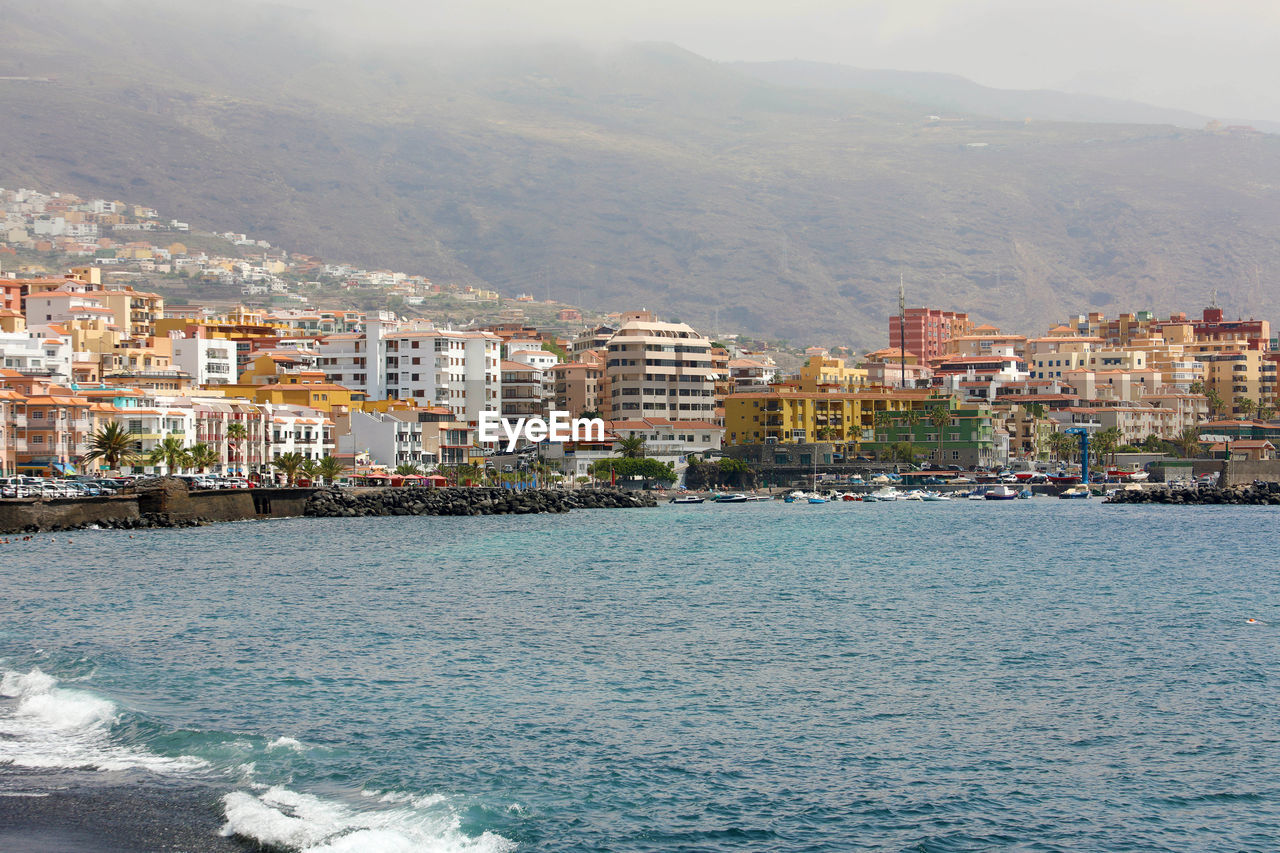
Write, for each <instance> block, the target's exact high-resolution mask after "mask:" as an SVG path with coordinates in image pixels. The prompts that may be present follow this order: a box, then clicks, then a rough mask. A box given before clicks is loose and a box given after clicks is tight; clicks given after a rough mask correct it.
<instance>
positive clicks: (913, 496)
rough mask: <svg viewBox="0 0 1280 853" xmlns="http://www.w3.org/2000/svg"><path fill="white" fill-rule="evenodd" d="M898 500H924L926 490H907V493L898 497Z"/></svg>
mask: <svg viewBox="0 0 1280 853" xmlns="http://www.w3.org/2000/svg"><path fill="white" fill-rule="evenodd" d="M898 500H900V501H922V500H924V491H923V490H922V489H912V490H911V491H909V492H907V493H906V494H905V495H903V496H902V497H900V498H898Z"/></svg>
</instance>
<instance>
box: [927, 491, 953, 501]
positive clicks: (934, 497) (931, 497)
mask: <svg viewBox="0 0 1280 853" xmlns="http://www.w3.org/2000/svg"><path fill="white" fill-rule="evenodd" d="M920 500H922V501H949V500H951V495H944V494H942V493H941V492H924V493H923V494H921V495H920Z"/></svg>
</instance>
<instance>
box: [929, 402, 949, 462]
mask: <svg viewBox="0 0 1280 853" xmlns="http://www.w3.org/2000/svg"><path fill="white" fill-rule="evenodd" d="M929 423H930V424H931V425H932V426H933V428H934V429H936V430H937V431H938V466H939V467H941V466H942V431H943V430H944V429H946V428H947V427H949V426H951V412H950V410H949V409H947V407H946V406H934V407H933V408H932V409H930V410H929Z"/></svg>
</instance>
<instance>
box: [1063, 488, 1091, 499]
mask: <svg viewBox="0 0 1280 853" xmlns="http://www.w3.org/2000/svg"><path fill="white" fill-rule="evenodd" d="M1058 497H1060V498H1066V499H1068V500H1071V499H1073V498H1074V499H1076V500H1088V499H1089V498H1091V497H1093V495H1091V494H1090V493H1089V487H1088V486H1072V487H1071V488H1069V489H1067V490H1066V491H1065V492H1063V493H1062V494H1060V495H1058Z"/></svg>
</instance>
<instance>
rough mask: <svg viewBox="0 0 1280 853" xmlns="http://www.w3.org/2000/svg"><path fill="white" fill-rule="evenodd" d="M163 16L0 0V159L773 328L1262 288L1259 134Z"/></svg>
mask: <svg viewBox="0 0 1280 853" xmlns="http://www.w3.org/2000/svg"><path fill="white" fill-rule="evenodd" d="M185 15H186V16H185V17H179V16H178V14H177V13H175V12H173V11H172V9H171V7H170V6H168V5H166V4H163V3H158V2H157V3H122V4H116V5H110V4H105V3H97V2H90V0H84V2H68V1H67V0H54V2H51V3H47V4H42V5H41V6H40V7H39V8H36V7H34V6H32V5H31V4H26V3H20V2H16V0H0V76H45V75H48V76H52V77H54V78H56V82H54V83H35V82H21V81H0V115H2V116H3V119H4V120H3V121H0V185H6V186H12V185H39V186H41V187H45V188H51V189H52V188H65V189H68V190H71V191H74V192H78V193H82V194H89V195H105V196H114V197H120V198H127V199H129V200H136V201H138V202H142V203H147V204H151V205H153V206H156V207H158V208H161V209H163V210H164V211H166V212H168V213H170V214H172V215H174V216H178V217H180V218H183V219H188V220H191V221H192V222H194V223H199V224H203V225H206V226H219V227H223V228H230V229H234V230H237V231H246V232H251V233H253V234H255V235H258V236H261V237H264V238H266V239H268V240H271V241H272V242H273V243H276V244H279V245H283V246H286V247H289V248H292V249H295V250H297V251H303V252H310V253H316V254H319V255H321V256H323V257H325V258H329V259H335V260H351V261H354V262H357V263H361V264H367V265H375V266H384V267H389V268H396V269H404V270H406V271H413V272H425V273H428V274H432V275H435V276H436V277H437V278H440V279H443V280H456V281H460V282H472V283H489V284H491V285H493V286H494V287H496V288H497V289H499V290H502V291H504V292H507V293H516V292H520V291H529V292H532V293H534V294H535V295H536V296H537V297H538V298H544V297H545V296H547V295H550V296H552V297H555V298H559V299H564V300H569V301H579V300H581V301H582V302H584V303H585V304H587V305H588V306H590V307H593V308H600V307H614V308H622V307H626V306H647V307H650V308H654V309H657V310H659V311H661V312H663V313H666V314H667V315H674V316H678V317H680V318H681V319H685V320H688V321H691V322H694V323H697V324H701V325H704V326H707V325H710V323H711V320H712V318H713V317H715V316H716V315H717V314H718V316H719V318H720V320H721V325H722V326H725V327H739V328H741V329H744V330H746V331H749V332H754V333H760V334H767V335H772V336H778V337H786V338H788V339H791V340H794V341H826V342H830V343H844V342H848V343H853V344H855V345H858V346H866V347H870V346H874V345H880V344H882V343H883V341H884V337H885V331H884V329H885V325H886V323H885V317H886V315H887V314H888V312H889V311H890V310H892V309H893V308H894V306H896V301H897V282H898V277H899V275H900V274H901V275H903V276H904V277H905V279H906V282H907V286H908V299H909V301H910V302H911V303H912V304H929V305H938V306H943V307H954V308H967V309H969V310H971V311H973V312H974V313H976V314H977V315H978V316H980V317H981V318H983V319H985V320H990V321H992V322H995V323H997V324H1000V325H1001V326H1004V327H1006V328H1016V329H1025V330H1028V331H1034V330H1037V329H1040V328H1042V327H1044V326H1045V325H1046V324H1047V323H1049V322H1051V321H1053V320H1056V319H1060V318H1061V317H1064V316H1066V315H1067V314H1069V313H1078V312H1081V311H1085V310H1088V309H1091V308H1097V309H1102V310H1111V311H1115V310H1118V309H1130V308H1144V307H1149V308H1152V309H1155V310H1158V311H1167V310H1171V309H1174V308H1179V309H1181V308H1188V309H1195V308H1197V307H1199V305H1200V304H1201V303H1203V302H1204V300H1205V298H1206V295H1207V293H1208V291H1209V290H1210V289H1211V288H1216V289H1217V290H1218V291H1219V301H1220V303H1223V304H1225V306H1226V307H1227V309H1228V311H1229V312H1231V313H1233V314H1234V313H1258V314H1267V315H1270V314H1274V313H1275V309H1276V307H1277V303H1278V302H1280V298H1278V297H1280V293H1278V289H1277V287H1276V285H1275V284H1274V282H1273V281H1272V280H1271V276H1270V271H1271V270H1274V269H1277V268H1280V265H1278V263H1277V262H1278V261H1280V257H1278V255H1280V247H1278V245H1277V242H1276V239H1275V237H1276V234H1277V225H1280V139H1277V138H1274V137H1269V136H1238V135H1216V134H1210V133H1205V132H1201V131H1197V130H1189V129H1180V128H1176V127H1171V126H1168V125H1164V126H1144V125H1124V124H1104V123H1093V124H1088V123H1066V122H1040V121H1033V122H1031V123H1025V122H1023V121H1016V122H1015V121H1003V120H1000V119H994V118H993V119H986V118H981V117H978V116H976V115H966V116H964V119H965V120H964V121H943V122H930V121H926V120H925V115H927V113H926V112H923V111H922V110H921V103H920V101H919V99H916V98H915V97H914V96H912V97H910V98H907V99H904V98H903V97H901V96H894V95H890V94H885V93H882V92H877V91H869V90H866V89H857V88H841V87H836V88H825V89H824V88H816V87H813V86H808V87H806V88H797V87H792V86H784V85H781V84H780V83H779V82H768V81H764V80H760V79H758V78H757V77H756V76H753V75H752V74H747V73H744V72H743V70H740V69H735V68H732V67H726V66H724V65H719V64H716V63H712V62H709V61H707V60H704V59H702V58H700V57H697V56H694V55H692V54H689V53H687V52H685V51H682V50H679V49H677V48H674V47H671V46H666V45H635V46H631V47H628V48H625V49H619V50H616V51H611V52H592V51H588V50H585V49H582V48H577V47H573V46H568V45H548V46H543V47H530V48H521V49H513V48H508V49H505V50H502V51H498V50H494V51H490V52H482V51H476V50H467V51H463V50H457V51H450V50H448V49H445V48H434V49H430V50H427V49H424V50H421V51H406V50H403V49H400V50H395V51H391V50H386V51H382V52H379V51H375V50H372V49H369V50H364V51H355V50H351V49H346V50H344V49H340V48H337V47H334V46H332V45H331V43H330V42H329V41H328V40H326V38H325V36H324V35H323V34H321V33H318V32H314V31H312V30H311V29H310V28H309V26H308V24H307V22H306V20H305V19H304V18H298V17H296V16H295V15H294V13H290V12H288V11H283V10H273V9H269V8H263V7H257V6H253V7H248V6H246V7H237V6H234V5H231V4H219V5H218V9H217V11H216V12H213V11H210V12H189V13H185ZM900 94H901V93H899V95H900ZM950 117H951V116H948V118H950Z"/></svg>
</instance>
